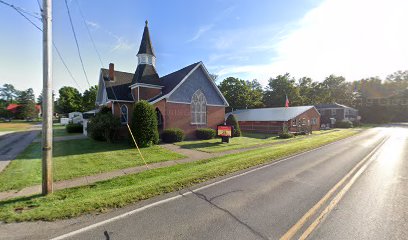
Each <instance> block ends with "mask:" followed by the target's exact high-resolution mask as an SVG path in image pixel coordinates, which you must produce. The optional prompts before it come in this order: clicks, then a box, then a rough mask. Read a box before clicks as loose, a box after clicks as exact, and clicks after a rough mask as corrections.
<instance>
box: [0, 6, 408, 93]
mask: <svg viewBox="0 0 408 240" xmlns="http://www.w3.org/2000/svg"><path fill="white" fill-rule="evenodd" d="M3 1H5V2H6V3H10V4H13V5H14V6H16V7H19V8H20V9H23V10H24V11H25V12H29V13H30V14H31V15H33V16H38V14H39V12H40V10H39V6H38V3H37V1H36V0H3ZM40 2H42V1H41V0H40ZM67 3H68V7H69V9H70V11H71V15H72V20H73V24H74V28H75V31H76V34H77V38H78V44H79V48H80V52H81V55H82V59H83V62H84V67H85V71H86V75H87V77H88V80H87V79H86V77H85V74H84V72H83V70H82V67H81V64H80V60H79V57H78V52H77V49H76V45H75V41H74V37H73V33H72V30H71V26H70V24H69V18H68V14H67V9H66V6H65V2H64V1H63V0H56V1H53V39H54V43H55V45H56V46H57V48H58V50H59V51H60V53H61V55H62V57H63V59H64V61H65V63H66V64H67V66H68V68H69V70H70V72H71V73H72V75H73V78H72V77H71V76H70V74H69V73H68V71H67V70H66V69H65V67H64V65H63V64H62V62H61V60H60V59H59V58H58V55H57V53H56V52H55V50H54V52H53V89H54V90H55V91H56V92H57V91H58V89H59V88H61V87H62V86H73V87H76V88H78V89H79V90H80V92H83V91H84V90H86V89H87V88H89V86H90V85H96V84H98V77H99V70H100V68H101V67H104V68H107V67H108V65H109V63H114V64H115V69H116V70H120V71H125V72H134V71H135V70H136V67H137V58H136V54H137V51H138V48H139V44H140V40H141V36H142V33H143V27H144V24H145V23H144V22H145V20H146V19H147V20H148V21H149V30H150V36H151V39H152V42H153V47H154V50H155V53H156V57H157V60H156V61H157V62H156V68H157V71H158V73H159V76H164V75H166V74H168V73H171V72H173V71H176V70H178V69H180V68H183V67H185V66H187V65H189V64H192V63H195V62H198V61H202V62H203V63H204V65H205V66H206V68H207V69H208V70H209V72H210V73H213V74H216V75H218V76H219V77H218V79H217V82H219V81H222V80H223V79H225V78H226V77H230V76H232V77H239V78H242V79H245V80H252V79H258V81H260V82H261V83H262V84H263V85H264V86H265V85H266V84H267V81H268V79H269V78H271V77H275V76H277V75H279V74H284V73H286V72H288V73H290V74H291V76H293V77H295V78H301V77H304V76H308V77H311V78H312V79H313V80H315V81H323V80H324V78H325V77H327V76H329V75H330V74H335V75H341V76H344V77H345V78H346V79H347V80H348V81H353V80H358V79H361V78H366V77H371V76H379V77H381V78H384V77H385V76H386V75H388V74H390V73H392V72H395V71H398V70H408V44H407V43H408V30H407V29H408V14H406V12H407V11H408V1H406V0H287V1H284V0H279V1H278V0H277V1H269V0H264V1H262V0H259V1H247V0H207V1H188V0H174V1H157V0H151V1H139V0H116V1H112V0H67ZM81 13H82V14H81ZM29 18H30V19H31V20H32V21H33V22H34V23H35V24H37V25H38V26H40V27H41V21H39V20H38V19H36V18H34V17H31V16H29ZM0 29H1V37H0V73H1V75H2V76H1V78H0V85H3V84H5V83H11V84H13V85H14V86H15V87H16V88H17V89H19V90H24V89H27V88H33V89H34V92H35V93H36V95H38V94H39V93H40V92H41V89H42V33H41V32H40V31H39V30H38V29H36V28H35V27H34V26H33V25H31V24H30V23H29V22H28V21H27V20H26V19H24V18H23V17H22V16H21V15H20V14H19V13H18V12H16V11H15V10H14V9H12V8H10V7H8V6H6V5H4V4H2V3H0ZM88 30H89V32H88ZM89 33H90V35H91V36H92V39H93V40H94V43H95V47H94V46H93V44H92V41H91V38H90V36H89ZM95 48H96V50H95ZM98 53H99V55H100V56H101V61H100V60H99V58H98ZM101 62H102V63H101ZM88 82H89V84H88Z"/></svg>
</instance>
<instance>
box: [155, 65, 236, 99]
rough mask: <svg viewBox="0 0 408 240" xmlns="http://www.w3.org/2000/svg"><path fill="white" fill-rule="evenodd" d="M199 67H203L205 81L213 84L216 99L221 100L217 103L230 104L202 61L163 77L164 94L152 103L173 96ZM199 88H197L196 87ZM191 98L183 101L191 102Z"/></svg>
mask: <svg viewBox="0 0 408 240" xmlns="http://www.w3.org/2000/svg"><path fill="white" fill-rule="evenodd" d="M197 69H201V73H202V75H203V77H204V78H205V81H206V82H207V83H209V85H210V86H211V85H212V89H213V90H214V91H215V94H214V95H213V96H214V97H215V99H219V100H220V102H218V103H217V104H216V105H223V106H228V102H227V100H226V99H225V98H224V95H222V93H221V91H220V90H219V89H218V87H217V85H216V84H215V83H214V81H213V80H212V79H211V77H210V75H209V73H208V71H207V69H206V68H205V66H204V64H203V63H202V62H197V63H194V64H191V65H189V66H187V67H185V68H182V69H180V70H178V71H176V72H173V73H170V74H168V75H166V76H164V77H162V78H161V79H160V80H161V84H162V85H163V86H165V89H164V90H163V95H162V96H161V97H156V98H155V99H152V100H151V102H152V103H156V102H158V101H160V100H161V99H163V98H171V96H172V94H173V93H174V92H175V91H177V89H178V88H179V87H180V86H182V85H183V83H184V82H185V81H187V79H189V77H190V75H192V74H193V73H194V72H195V71H197ZM196 90H197V88H196ZM190 101H191V99H190V100H188V101H186V100H184V101H182V102H186V103H187V102H188V103H190Z"/></svg>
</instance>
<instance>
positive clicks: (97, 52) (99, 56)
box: [76, 1, 104, 67]
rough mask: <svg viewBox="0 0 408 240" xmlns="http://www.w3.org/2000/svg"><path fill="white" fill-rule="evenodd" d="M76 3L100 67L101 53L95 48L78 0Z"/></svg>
mask: <svg viewBox="0 0 408 240" xmlns="http://www.w3.org/2000/svg"><path fill="white" fill-rule="evenodd" d="M76 3H77V5H78V9H79V13H80V14H81V17H82V21H83V22H84V24H85V27H86V30H87V32H88V35H89V38H90V39H91V42H92V46H93V47H94V49H95V52H96V54H97V55H98V58H99V62H100V63H101V67H103V66H104V64H103V62H102V58H101V55H100V54H99V51H98V49H97V48H96V45H95V41H94V40H93V37H92V34H91V31H89V27H88V24H87V23H86V21H85V17H84V14H83V12H82V9H81V6H80V5H79V2H78V1H76Z"/></svg>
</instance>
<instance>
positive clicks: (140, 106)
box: [131, 100, 159, 147]
mask: <svg viewBox="0 0 408 240" xmlns="http://www.w3.org/2000/svg"><path fill="white" fill-rule="evenodd" d="M131 129H132V133H133V136H134V137H135V139H136V142H137V144H138V145H139V147H149V146H151V145H153V144H157V143H159V131H158V129H157V116H156V110H155V108H154V107H153V106H152V105H151V104H150V103H148V102H147V101H145V100H142V101H139V102H137V103H136V104H135V107H134V108H133V115H132V124H131Z"/></svg>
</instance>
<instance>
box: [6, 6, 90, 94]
mask: <svg viewBox="0 0 408 240" xmlns="http://www.w3.org/2000/svg"><path fill="white" fill-rule="evenodd" d="M0 3H4V2H3V1H2V0H0ZM4 4H5V5H7V6H9V7H11V8H12V9H14V10H15V11H16V12H17V13H19V14H20V15H21V16H23V17H24V18H25V19H26V20H27V21H28V22H29V23H31V25H33V26H34V27H35V28H37V29H38V30H40V31H41V32H42V31H43V30H42V29H41V28H40V27H39V26H38V25H37V24H35V23H34V22H33V21H31V19H29V18H28V17H27V16H26V15H24V13H23V12H21V11H20V9H19V8H17V7H14V6H13V5H11V4H7V3H4ZM52 45H53V46H54V48H55V50H56V52H57V54H58V57H59V59H60V60H61V62H62V64H63V65H64V67H65V69H66V70H67V72H68V74H69V75H70V77H71V78H72V80H73V81H74V82H75V84H76V85H77V86H78V88H79V89H80V90H81V92H82V88H81V87H80V85H79V84H78V82H77V81H76V79H75V77H74V75H73V74H72V72H71V71H70V70H69V68H68V65H67V64H66V62H65V61H64V58H63V57H62V55H61V52H60V51H59V49H58V48H57V46H56V45H55V42H54V41H53V42H52Z"/></svg>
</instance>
